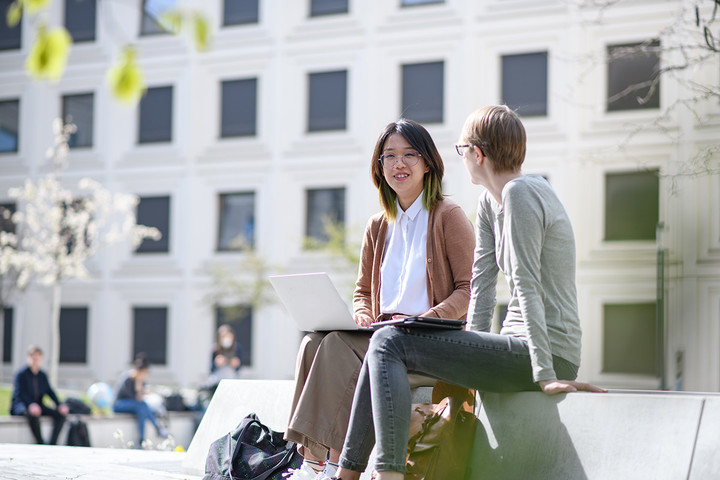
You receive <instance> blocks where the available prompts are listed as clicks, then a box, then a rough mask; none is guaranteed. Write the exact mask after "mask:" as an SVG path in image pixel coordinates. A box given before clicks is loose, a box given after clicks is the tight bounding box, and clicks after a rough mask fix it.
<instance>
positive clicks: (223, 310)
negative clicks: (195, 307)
mask: <svg viewBox="0 0 720 480" xmlns="http://www.w3.org/2000/svg"><path fill="white" fill-rule="evenodd" d="M223 324H228V325H230V327H232V329H233V332H234V333H235V339H236V341H237V342H238V343H239V344H240V353H241V356H240V360H241V362H242V365H243V366H245V367H250V366H252V357H253V356H252V332H253V328H252V307H250V306H249V305H234V306H229V307H220V306H217V307H215V331H216V332H217V329H218V327H219V326H220V325H223Z"/></svg>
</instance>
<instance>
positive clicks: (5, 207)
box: [0, 203, 17, 233]
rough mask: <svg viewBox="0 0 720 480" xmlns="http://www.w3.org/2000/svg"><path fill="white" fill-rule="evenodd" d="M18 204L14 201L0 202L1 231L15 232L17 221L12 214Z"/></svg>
mask: <svg viewBox="0 0 720 480" xmlns="http://www.w3.org/2000/svg"><path fill="white" fill-rule="evenodd" d="M16 209H17V205H16V204H14V203H0V232H8V233H15V223H14V222H13V221H12V215H13V213H15V210H16Z"/></svg>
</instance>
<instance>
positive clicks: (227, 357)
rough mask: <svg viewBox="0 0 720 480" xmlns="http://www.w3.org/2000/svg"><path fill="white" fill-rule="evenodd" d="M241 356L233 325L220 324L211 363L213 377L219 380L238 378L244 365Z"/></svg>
mask: <svg viewBox="0 0 720 480" xmlns="http://www.w3.org/2000/svg"><path fill="white" fill-rule="evenodd" d="M241 358H242V350H241V349H240V343H239V342H238V341H237V339H236V338H235V332H234V331H233V329H232V327H231V326H230V325H228V324H223V325H220V326H219V327H218V331H217V342H216V343H215V348H214V349H213V353H212V362H211V364H210V375H211V377H213V378H215V379H217V381H220V380H222V379H224V378H237V374H238V372H239V371H240V366H241V365H242V361H241V360H240V359H241Z"/></svg>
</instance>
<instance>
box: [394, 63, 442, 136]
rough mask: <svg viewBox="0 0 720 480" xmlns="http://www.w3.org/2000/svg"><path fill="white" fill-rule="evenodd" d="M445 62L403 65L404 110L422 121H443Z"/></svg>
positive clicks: (413, 118)
mask: <svg viewBox="0 0 720 480" xmlns="http://www.w3.org/2000/svg"><path fill="white" fill-rule="evenodd" d="M443 77H444V63H443V62H430V63H416V64H411V65H403V67H402V112H401V113H400V115H401V116H402V117H405V118H409V119H411V120H415V121H416V122H420V123H442V121H443V102H444V98H443V92H444V80H443Z"/></svg>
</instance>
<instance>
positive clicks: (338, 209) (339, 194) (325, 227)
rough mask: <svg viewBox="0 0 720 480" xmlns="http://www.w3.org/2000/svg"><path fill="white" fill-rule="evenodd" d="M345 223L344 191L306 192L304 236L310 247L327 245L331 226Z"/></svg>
mask: <svg viewBox="0 0 720 480" xmlns="http://www.w3.org/2000/svg"><path fill="white" fill-rule="evenodd" d="M344 223H345V189H344V188H321V189H311V190H308V191H307V217H306V223H305V236H306V237H307V239H308V241H309V244H310V245H318V244H323V243H327V242H328V241H329V240H330V239H331V231H332V228H333V226H342V225H343V224H344Z"/></svg>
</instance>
